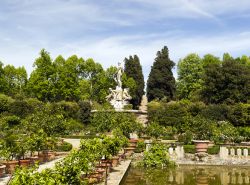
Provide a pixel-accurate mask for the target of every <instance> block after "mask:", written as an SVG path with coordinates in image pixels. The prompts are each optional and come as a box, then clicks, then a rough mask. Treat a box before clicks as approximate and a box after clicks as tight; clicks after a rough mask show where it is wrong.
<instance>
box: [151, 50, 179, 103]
mask: <svg viewBox="0 0 250 185" xmlns="http://www.w3.org/2000/svg"><path fill="white" fill-rule="evenodd" d="M174 66H175V63H174V62H173V61H172V60H170V58H169V53H168V48H167V47H166V46H164V47H163V49H162V50H161V51H158V52H157V55H156V58H155V62H154V63H153V66H152V67H151V71H150V73H149V77H148V81H147V97H148V100H149V101H151V100H153V99H163V98H166V99H167V100H172V99H173V98H174V97H175V91H176V87H175V78H174V76H173V72H172V69H173V67H174Z"/></svg>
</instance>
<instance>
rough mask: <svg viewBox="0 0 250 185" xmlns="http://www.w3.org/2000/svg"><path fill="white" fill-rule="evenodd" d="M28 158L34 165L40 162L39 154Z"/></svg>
mask: <svg viewBox="0 0 250 185" xmlns="http://www.w3.org/2000/svg"><path fill="white" fill-rule="evenodd" d="M28 159H29V160H30V165H34V164H35V163H38V164H39V157H38V156H31V157H29V158H28Z"/></svg>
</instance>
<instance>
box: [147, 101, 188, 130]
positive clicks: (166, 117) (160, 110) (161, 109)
mask: <svg viewBox="0 0 250 185" xmlns="http://www.w3.org/2000/svg"><path fill="white" fill-rule="evenodd" d="M152 104H153V106H152V105H150V103H149V106H148V117H149V121H150V122H154V121H155V122H157V123H159V124H160V125H163V126H176V127H178V125H182V124H184V121H185V117H186V116H187V115H188V112H187V108H186V105H185V104H182V103H181V102H169V103H163V102H157V103H155V102H154V103H152Z"/></svg>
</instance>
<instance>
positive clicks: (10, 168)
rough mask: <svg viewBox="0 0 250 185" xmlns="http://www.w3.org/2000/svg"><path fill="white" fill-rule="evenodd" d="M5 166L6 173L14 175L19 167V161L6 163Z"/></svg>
mask: <svg viewBox="0 0 250 185" xmlns="http://www.w3.org/2000/svg"><path fill="white" fill-rule="evenodd" d="M3 164H4V165H5V166H6V169H5V171H6V173H8V174H12V173H13V172H14V171H15V168H16V167H17V166H18V161H5V162H3Z"/></svg>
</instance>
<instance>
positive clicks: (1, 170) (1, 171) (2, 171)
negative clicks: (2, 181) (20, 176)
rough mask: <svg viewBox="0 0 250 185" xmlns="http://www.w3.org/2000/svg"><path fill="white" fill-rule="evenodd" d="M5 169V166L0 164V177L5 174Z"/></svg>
mask: <svg viewBox="0 0 250 185" xmlns="http://www.w3.org/2000/svg"><path fill="white" fill-rule="evenodd" d="M5 169H6V166H5V165H1V164H0V178H1V177H2V176H3V175H4V174H5Z"/></svg>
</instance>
